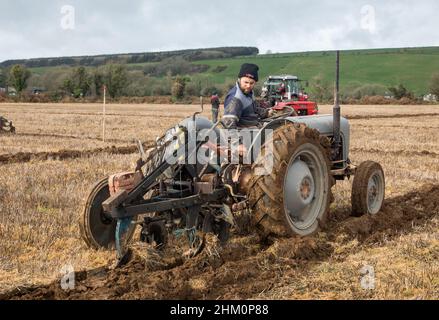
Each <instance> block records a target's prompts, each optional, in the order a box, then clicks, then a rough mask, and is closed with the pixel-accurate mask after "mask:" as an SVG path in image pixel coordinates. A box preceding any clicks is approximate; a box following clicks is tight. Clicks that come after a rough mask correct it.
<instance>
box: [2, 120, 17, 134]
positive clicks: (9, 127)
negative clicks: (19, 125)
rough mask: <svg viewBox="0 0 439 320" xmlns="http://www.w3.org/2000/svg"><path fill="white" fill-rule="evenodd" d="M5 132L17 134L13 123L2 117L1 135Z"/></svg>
mask: <svg viewBox="0 0 439 320" xmlns="http://www.w3.org/2000/svg"><path fill="white" fill-rule="evenodd" d="M5 132H7V133H15V127H14V126H13V124H12V121H9V120H8V119H6V118H5V117H2V116H0V134H1V133H5Z"/></svg>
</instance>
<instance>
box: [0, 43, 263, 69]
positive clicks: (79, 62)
mask: <svg viewBox="0 0 439 320" xmlns="http://www.w3.org/2000/svg"><path fill="white" fill-rule="evenodd" d="M258 53H259V49H258V48H256V47H219V48H205V49H187V50H176V51H162V52H145V53H127V54H109V55H97V56H81V57H59V58H38V59H27V60H7V61H4V62H2V63H0V67H3V68H7V67H11V66H13V65H16V64H20V65H24V66H26V67H28V68H37V67H56V66H71V67H72V66H94V67H97V66H102V65H106V64H132V63H146V62H160V61H163V60H164V59H168V58H171V57H181V58H183V59H185V60H187V61H198V60H206V59H221V58H232V57H237V56H251V55H257V54H258Z"/></svg>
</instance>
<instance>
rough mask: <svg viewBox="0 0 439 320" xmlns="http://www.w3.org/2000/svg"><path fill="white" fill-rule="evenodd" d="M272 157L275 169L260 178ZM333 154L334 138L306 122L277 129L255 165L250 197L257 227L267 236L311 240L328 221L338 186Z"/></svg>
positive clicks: (260, 232)
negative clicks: (335, 180) (336, 185)
mask: <svg viewBox="0 0 439 320" xmlns="http://www.w3.org/2000/svg"><path fill="white" fill-rule="evenodd" d="M271 142H272V147H269V144H270V143H271ZM270 148H271V149H272V152H270ZM270 153H271V154H272V163H273V168H272V170H271V171H270V170H268V172H266V173H268V174H265V175H260V173H258V171H259V172H261V168H263V167H264V163H265V164H266V163H267V159H268V157H270ZM329 154H330V141H329V139H328V138H326V137H324V136H321V135H320V134H319V132H318V131H317V130H314V129H311V128H308V127H307V126H306V125H304V124H298V123H294V124H293V123H286V124H284V125H282V126H281V127H279V128H277V129H275V130H274V132H273V136H272V139H270V140H268V141H267V142H266V143H265V144H264V145H263V146H262V148H261V152H260V154H259V156H258V158H257V160H256V162H255V163H254V165H253V166H252V178H251V180H250V188H249V190H250V191H249V194H248V198H249V204H250V208H251V209H252V220H253V224H254V225H255V226H256V228H257V230H258V232H259V234H260V235H261V236H262V237H263V238H266V237H268V236H270V235H274V236H293V235H298V236H308V235H311V234H313V233H315V232H317V231H318V229H319V227H321V226H322V225H323V224H324V223H325V220H326V218H327V215H328V212H329V205H330V202H331V201H332V200H333V199H332V193H331V187H332V186H333V184H334V179H333V178H332V176H331V174H330V161H329ZM262 171H263V170H262Z"/></svg>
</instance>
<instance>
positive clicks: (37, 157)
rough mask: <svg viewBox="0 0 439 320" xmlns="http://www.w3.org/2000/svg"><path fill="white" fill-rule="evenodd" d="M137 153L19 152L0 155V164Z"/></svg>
mask: <svg viewBox="0 0 439 320" xmlns="http://www.w3.org/2000/svg"><path fill="white" fill-rule="evenodd" d="M151 147H152V145H150V144H149V145H145V144H144V148H145V150H146V149H149V148H151ZM137 151H138V148H137V146H123V147H115V146H112V147H106V148H97V149H91V150H60V151H56V152H35V153H34V152H19V153H15V154H3V155H0V165H1V164H12V163H25V162H30V161H46V160H68V159H76V158H82V157H88V156H92V155H96V154H101V153H107V154H132V153H135V152H137Z"/></svg>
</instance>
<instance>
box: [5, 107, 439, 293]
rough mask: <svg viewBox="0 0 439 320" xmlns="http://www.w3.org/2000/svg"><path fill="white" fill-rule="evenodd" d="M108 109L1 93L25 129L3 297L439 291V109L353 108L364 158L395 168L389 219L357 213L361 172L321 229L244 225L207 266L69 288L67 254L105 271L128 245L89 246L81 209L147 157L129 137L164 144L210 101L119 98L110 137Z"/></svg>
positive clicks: (357, 154)
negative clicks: (258, 231) (304, 235)
mask: <svg viewBox="0 0 439 320" xmlns="http://www.w3.org/2000/svg"><path fill="white" fill-rule="evenodd" d="M101 108H102V107H101V106H100V105H93V104H89V105H68V104H66V105H61V104H59V105H57V104H51V105H44V104H42V105H38V104H32V105H26V104H0V114H2V115H4V116H5V117H6V118H8V119H10V120H13V121H14V124H15V126H16V128H17V134H16V135H14V136H13V135H1V136H0V172H1V174H0V186H1V188H0V237H1V241H0V298H1V297H2V295H1V294H2V293H7V292H11V290H15V289H17V288H21V289H20V290H21V294H22V295H25V294H28V296H27V297H26V296H24V297H22V296H20V294H17V292H18V291H16V290H15V291H12V292H15V293H14V294H17V296H16V297H19V298H20V297H22V298H38V299H41V298H60V299H68V298H69V299H70V298H74V299H76V298H80V299H81V298H85V299H89V298H110V299H112V298H116V299H118V298H122V299H127V298H146V299H147V298H151V299H157V298H158V299H160V298H168V299H173V298H176V299H185V298H188V299H203V298H207V299H217V298H218V299H227V298H236V299H254V298H256V299H273V298H274V299H307V298H311V299H317V298H320V299H386V298H387V299H389V298H390V299H394V298H395V299H439V282H438V279H439V263H438V261H439V256H438V252H439V233H438V230H439V228H438V226H439V144H438V142H437V133H438V132H439V106H347V107H343V109H342V113H343V115H344V116H347V117H348V118H351V120H350V123H351V131H352V135H351V159H352V161H353V162H354V163H360V162H362V161H365V160H375V161H378V162H380V163H381V164H382V166H383V168H384V171H385V175H386V199H387V200H386V206H385V208H384V209H383V211H382V212H380V213H379V214H377V216H376V217H361V218H353V217H349V210H350V188H351V183H352V180H350V181H348V180H346V181H343V182H341V183H338V184H337V185H336V186H335V187H334V189H333V191H334V196H335V201H334V203H333V204H332V206H331V219H330V222H329V224H328V226H327V227H326V228H325V229H324V230H323V231H322V232H320V233H319V234H317V235H316V236H313V237H311V238H310V239H303V240H302V239H279V240H277V241H274V242H273V243H272V244H270V245H268V246H267V245H261V244H258V243H257V241H255V240H254V238H253V237H252V236H251V235H250V236H239V235H236V236H234V237H233V240H232V241H231V244H230V247H227V248H226V249H225V251H224V252H223V253H222V255H221V259H219V260H215V261H213V262H212V261H211V260H209V259H208V260H206V261H208V263H207V264H206V261H204V262H203V261H201V260H195V261H186V262H182V263H181V264H177V265H173V266H169V265H166V264H164V267H163V268H162V269H161V268H158V269H154V270H150V271H149V272H148V271H145V268H144V267H139V265H138V264H134V265H131V266H129V267H128V269H123V270H122V271H108V276H105V279H100V278H99V279H94V278H91V279H90V282H87V281H89V280H87V279H86V280H81V281H80V280H78V281H79V282H80V284H81V285H80V287H79V288H78V290H74V291H73V292H70V293H63V292H60V291H59V290H58V289H56V286H57V284H58V283H59V281H58V280H57V279H58V278H59V277H60V275H61V273H60V272H61V269H62V268H63V267H64V266H65V265H72V266H73V267H74V269H75V271H80V270H93V269H97V268H101V267H106V266H108V265H109V264H111V263H112V262H113V260H114V252H106V251H99V252H96V251H93V250H90V249H88V248H87V247H86V245H85V243H84V242H83V241H82V240H81V239H80V236H79V227H78V224H77V219H78V216H79V214H80V212H81V210H82V206H83V204H84V199H85V197H86V196H87V194H88V192H89V190H90V188H91V187H92V186H93V184H94V183H95V182H96V181H97V180H99V179H101V178H102V177H105V176H108V175H109V174H111V173H115V172H120V171H126V170H131V169H133V168H134V165H135V160H136V159H137V158H138V154H137V152H136V151H135V149H133V150H131V151H129V152H122V151H121V150H122V149H118V148H123V147H129V146H133V145H134V144H133V139H135V138H138V139H141V140H142V141H144V142H151V141H153V140H154V139H155V138H156V137H157V136H159V135H160V134H162V133H163V131H164V130H166V129H167V128H168V127H170V126H173V125H175V123H176V122H178V121H179V120H181V119H183V118H184V117H186V116H189V115H191V114H192V113H193V112H195V111H198V107H197V106H194V105H109V106H108V108H107V118H106V124H107V126H106V128H107V141H106V142H102V141H101V139H102V133H101V130H102V126H101V125H102V114H101ZM320 110H321V112H322V113H330V111H331V108H330V106H321V108H320ZM204 114H205V115H208V114H209V112H208V110H205V112H204ZM113 146H114V150H113V151H114V152H107V151H105V150H106V149H105V148H111V147H113ZM63 150H64V151H65V150H69V154H72V155H74V156H71V157H69V156H66V157H65V158H62V159H57V158H56V157H54V158H38V157H35V158H32V157H30V160H29V161H27V160H26V161H24V160H23V161H20V159H21V158H20V157H16V158H14V161H9V160H8V159H10V158H8V157H10V156H11V155H16V154H17V153H18V152H22V153H28V154H32V153H40V152H52V153H60V152H63ZM74 151H75V152H76V153H73V152H74ZM2 159H4V161H3V162H2V161H1V160H2ZM197 259H202V257H200V258H197ZM364 266H372V267H373V269H374V273H375V283H374V289H373V290H366V289H364V288H362V287H361V281H362V279H363V276H364V275H363V274H362V272H361V270H362V268H363V267H364ZM23 287H37V288H36V289H35V290H34V291H32V290H31V291H29V290H26V289H23ZM127 288H128V289H127ZM42 292H44V293H42ZM3 297H6V298H8V297H11V296H10V295H8V294H7V295H5V296H3Z"/></svg>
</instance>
